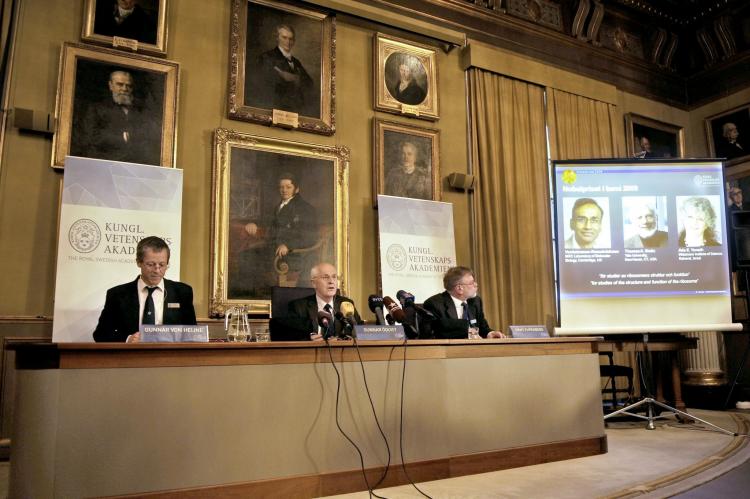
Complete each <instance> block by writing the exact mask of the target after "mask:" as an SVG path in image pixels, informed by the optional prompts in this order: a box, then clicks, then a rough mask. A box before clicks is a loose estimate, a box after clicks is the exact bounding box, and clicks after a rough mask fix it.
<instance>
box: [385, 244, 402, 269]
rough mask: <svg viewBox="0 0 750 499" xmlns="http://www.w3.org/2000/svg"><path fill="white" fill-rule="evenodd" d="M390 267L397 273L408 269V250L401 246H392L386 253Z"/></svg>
mask: <svg viewBox="0 0 750 499" xmlns="http://www.w3.org/2000/svg"><path fill="white" fill-rule="evenodd" d="M385 259H386V261H387V262H388V265H389V266H390V267H391V268H392V269H393V270H396V271H399V270H404V269H405V268H406V250H405V249H404V247H403V246H401V245H400V244H391V245H390V246H388V251H386V253H385Z"/></svg>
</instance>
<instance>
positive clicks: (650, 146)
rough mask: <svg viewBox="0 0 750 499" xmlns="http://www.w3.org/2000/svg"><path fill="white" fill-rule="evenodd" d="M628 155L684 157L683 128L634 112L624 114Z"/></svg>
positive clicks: (633, 156)
mask: <svg viewBox="0 0 750 499" xmlns="http://www.w3.org/2000/svg"><path fill="white" fill-rule="evenodd" d="M625 145H626V147H627V154H628V157H631V158H641V159H658V158H684V157H685V129H684V128H682V127H679V126H677V125H670V124H669V123H664V122H663V121H658V120H654V119H651V118H647V117H645V116H640V115H638V114H634V113H627V114H625Z"/></svg>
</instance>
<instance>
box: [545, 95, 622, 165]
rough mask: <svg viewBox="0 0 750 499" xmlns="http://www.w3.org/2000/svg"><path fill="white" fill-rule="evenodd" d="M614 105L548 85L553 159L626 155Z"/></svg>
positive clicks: (549, 124)
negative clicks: (616, 121) (623, 153)
mask: <svg viewBox="0 0 750 499" xmlns="http://www.w3.org/2000/svg"><path fill="white" fill-rule="evenodd" d="M616 110H617V107H616V106H614V105H613V104H607V103H606V102H600V101H596V100H592V99H589V98H587V97H581V96H580V95H575V94H571V93H568V92H563V91H562V90H556V89H554V88H549V87H548V88H547V125H548V126H549V142H550V157H551V159H553V160H555V159H582V158H597V159H598V158H614V157H617V156H618V155H620V154H622V151H623V148H622V142H621V140H620V138H619V136H620V134H619V133H615V132H616V130H617V127H615V126H614V123H615V111H616Z"/></svg>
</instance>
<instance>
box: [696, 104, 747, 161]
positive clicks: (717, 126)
mask: <svg viewBox="0 0 750 499" xmlns="http://www.w3.org/2000/svg"><path fill="white" fill-rule="evenodd" d="M704 123H705V126H706V140H707V141H708V152H709V155H710V156H711V157H712V158H726V161H725V163H724V164H725V165H726V166H735V165H739V164H740V163H745V162H748V161H750V140H749V138H750V103H748V104H743V105H741V106H738V107H735V108H732V109H729V110H727V111H723V112H721V113H718V114H714V115H712V116H709V117H707V118H706V119H705V120H704Z"/></svg>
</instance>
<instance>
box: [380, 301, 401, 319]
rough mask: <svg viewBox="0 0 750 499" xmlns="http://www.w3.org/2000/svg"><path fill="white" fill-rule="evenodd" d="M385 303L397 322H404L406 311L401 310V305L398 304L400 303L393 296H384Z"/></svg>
mask: <svg viewBox="0 0 750 499" xmlns="http://www.w3.org/2000/svg"><path fill="white" fill-rule="evenodd" d="M383 304H384V305H385V308H387V309H388V312H390V313H391V317H393V318H394V319H395V320H396V322H404V318H405V317H404V311H403V310H401V307H399V306H398V303H396V302H395V301H393V298H391V297H390V296H384V297H383Z"/></svg>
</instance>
